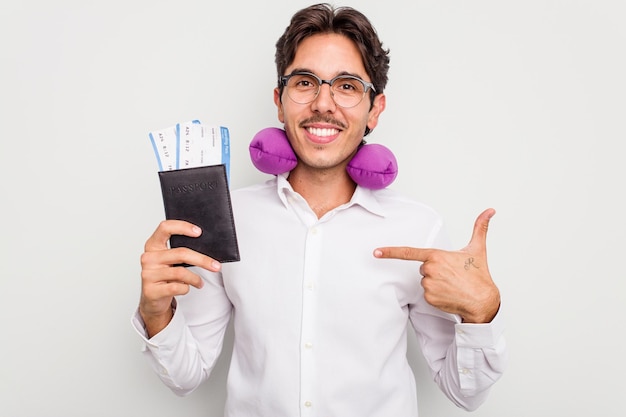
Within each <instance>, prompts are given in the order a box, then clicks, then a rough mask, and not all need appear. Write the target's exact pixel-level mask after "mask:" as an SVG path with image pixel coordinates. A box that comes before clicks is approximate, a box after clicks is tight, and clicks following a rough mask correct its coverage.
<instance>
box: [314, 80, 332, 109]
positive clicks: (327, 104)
mask: <svg viewBox="0 0 626 417" xmlns="http://www.w3.org/2000/svg"><path fill="white" fill-rule="evenodd" d="M324 84H327V86H328V87H325V86H324ZM311 107H312V109H313V110H314V111H318V112H320V113H329V112H331V113H332V112H334V111H335V110H336V109H337V104H335V99H334V98H333V91H332V89H331V87H330V83H329V82H328V81H326V80H322V84H321V85H320V91H319V93H317V97H315V100H313V101H312V102H311Z"/></svg>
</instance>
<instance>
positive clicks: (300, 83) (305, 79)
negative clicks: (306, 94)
mask: <svg viewBox="0 0 626 417" xmlns="http://www.w3.org/2000/svg"><path fill="white" fill-rule="evenodd" d="M290 83H291V84H292V85H293V86H294V87H295V88H297V89H301V90H308V89H314V88H317V81H316V80H315V78H313V77H311V76H310V75H305V74H297V75H294V76H293V77H291V82H290Z"/></svg>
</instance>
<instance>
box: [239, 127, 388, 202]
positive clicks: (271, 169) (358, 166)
mask: <svg viewBox="0 0 626 417" xmlns="http://www.w3.org/2000/svg"><path fill="white" fill-rule="evenodd" d="M250 158H251V159H252V163H253V164H254V166H255V167H256V168H257V169H258V170H259V171H261V172H264V173H266V174H272V175H278V174H282V173H284V172H289V171H291V170H292V169H294V168H295V166H296V165H297V164H298V158H296V154H295V153H294V151H293V149H292V148H291V145H290V144H289V140H288V139H287V135H286V134H285V131H284V130H283V129H279V128H277V127H268V128H265V129H262V130H260V131H259V132H258V133H257V134H256V135H254V138H252V142H250ZM346 171H347V172H348V175H350V178H352V180H353V181H354V182H356V183H357V184H358V185H360V186H362V187H365V188H370V189H372V190H379V189H381V188H385V187H387V186H388V185H389V184H391V183H392V182H393V181H394V180H395V179H396V176H397V175H398V163H397V162H396V158H395V156H394V155H393V153H392V152H391V151H390V150H389V149H388V148H386V147H385V146H383V145H378V144H375V143H372V144H364V145H361V146H360V147H359V150H358V151H357V152H356V154H355V155H354V156H353V157H352V159H351V160H350V162H349V163H348V166H347V167H346Z"/></svg>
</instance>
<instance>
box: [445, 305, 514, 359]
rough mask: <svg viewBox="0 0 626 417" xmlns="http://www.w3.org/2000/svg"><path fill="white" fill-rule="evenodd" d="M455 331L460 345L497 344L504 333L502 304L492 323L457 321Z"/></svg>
mask: <svg viewBox="0 0 626 417" xmlns="http://www.w3.org/2000/svg"><path fill="white" fill-rule="evenodd" d="M455 331H456V343H457V346H458V347H466V348H473V349H480V348H488V347H493V346H495V345H497V344H498V341H499V340H500V338H501V337H502V334H503V333H504V319H503V317H502V306H501V307H500V310H499V311H498V313H497V314H496V316H495V317H494V318H493V320H491V322H490V323H480V324H478V323H457V324H455Z"/></svg>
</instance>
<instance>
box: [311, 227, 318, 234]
mask: <svg viewBox="0 0 626 417" xmlns="http://www.w3.org/2000/svg"><path fill="white" fill-rule="evenodd" d="M311 234H313V235H316V234H317V227H312V228H311Z"/></svg>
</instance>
